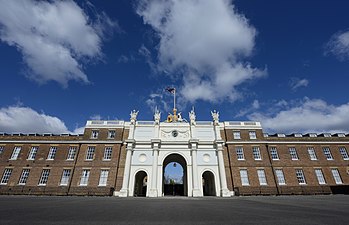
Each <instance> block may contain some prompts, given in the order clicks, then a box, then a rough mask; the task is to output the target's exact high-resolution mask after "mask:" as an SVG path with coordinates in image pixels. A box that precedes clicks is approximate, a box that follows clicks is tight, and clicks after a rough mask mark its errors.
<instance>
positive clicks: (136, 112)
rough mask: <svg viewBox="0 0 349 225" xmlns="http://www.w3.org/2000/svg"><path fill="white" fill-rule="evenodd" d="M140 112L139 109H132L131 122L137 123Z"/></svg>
mask: <svg viewBox="0 0 349 225" xmlns="http://www.w3.org/2000/svg"><path fill="white" fill-rule="evenodd" d="M138 112H139V111H136V110H132V111H131V113H130V116H131V118H130V121H131V124H135V123H136V120H137V115H138Z"/></svg>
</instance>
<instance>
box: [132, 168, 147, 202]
mask: <svg viewBox="0 0 349 225" xmlns="http://www.w3.org/2000/svg"><path fill="white" fill-rule="evenodd" d="M147 182H148V176H147V173H146V172H144V171H139V172H137V173H136V176H135V186H134V196H135V197H139V196H141V197H145V196H146V194H147Z"/></svg>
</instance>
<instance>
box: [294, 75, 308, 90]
mask: <svg viewBox="0 0 349 225" xmlns="http://www.w3.org/2000/svg"><path fill="white" fill-rule="evenodd" d="M308 84H309V80H307V79H305V78H304V79H300V78H298V77H292V78H291V81H290V87H291V89H292V91H297V90H298V89H299V88H301V87H307V86H308Z"/></svg>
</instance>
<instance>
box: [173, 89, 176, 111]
mask: <svg viewBox="0 0 349 225" xmlns="http://www.w3.org/2000/svg"><path fill="white" fill-rule="evenodd" d="M175 108H176V88H174V90H173V109H175Z"/></svg>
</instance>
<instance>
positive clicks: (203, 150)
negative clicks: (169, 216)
mask: <svg viewBox="0 0 349 225" xmlns="http://www.w3.org/2000/svg"><path fill="white" fill-rule="evenodd" d="M137 115H138V111H135V110H134V111H132V112H131V119H130V127H129V136H128V139H127V140H126V146H127V147H126V148H127V153H126V162H125V169H124V177H123V184H122V188H121V190H120V191H119V192H115V195H117V196H120V197H128V196H147V197H160V196H166V195H182V196H192V197H199V196H205V195H210V196H222V197H230V196H231V195H232V194H233V192H231V191H230V190H228V188H227V181H226V174H225V167H224V160H223V146H224V141H223V140H222V137H221V130H222V128H221V126H220V123H219V112H216V111H213V112H211V115H212V121H196V115H195V111H194V109H192V110H191V111H190V112H189V115H188V118H189V119H188V120H186V119H184V118H182V115H181V113H177V110H176V108H174V109H173V114H170V113H169V115H168V116H167V119H165V120H164V121H161V113H160V112H159V111H158V110H155V113H154V119H153V120H152V121H137ZM176 167H177V168H176ZM178 168H180V174H179V177H178V176H177V178H171V177H169V176H168V175H166V174H167V173H168V171H171V170H173V171H174V170H178ZM177 175H178V174H177Z"/></svg>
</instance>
